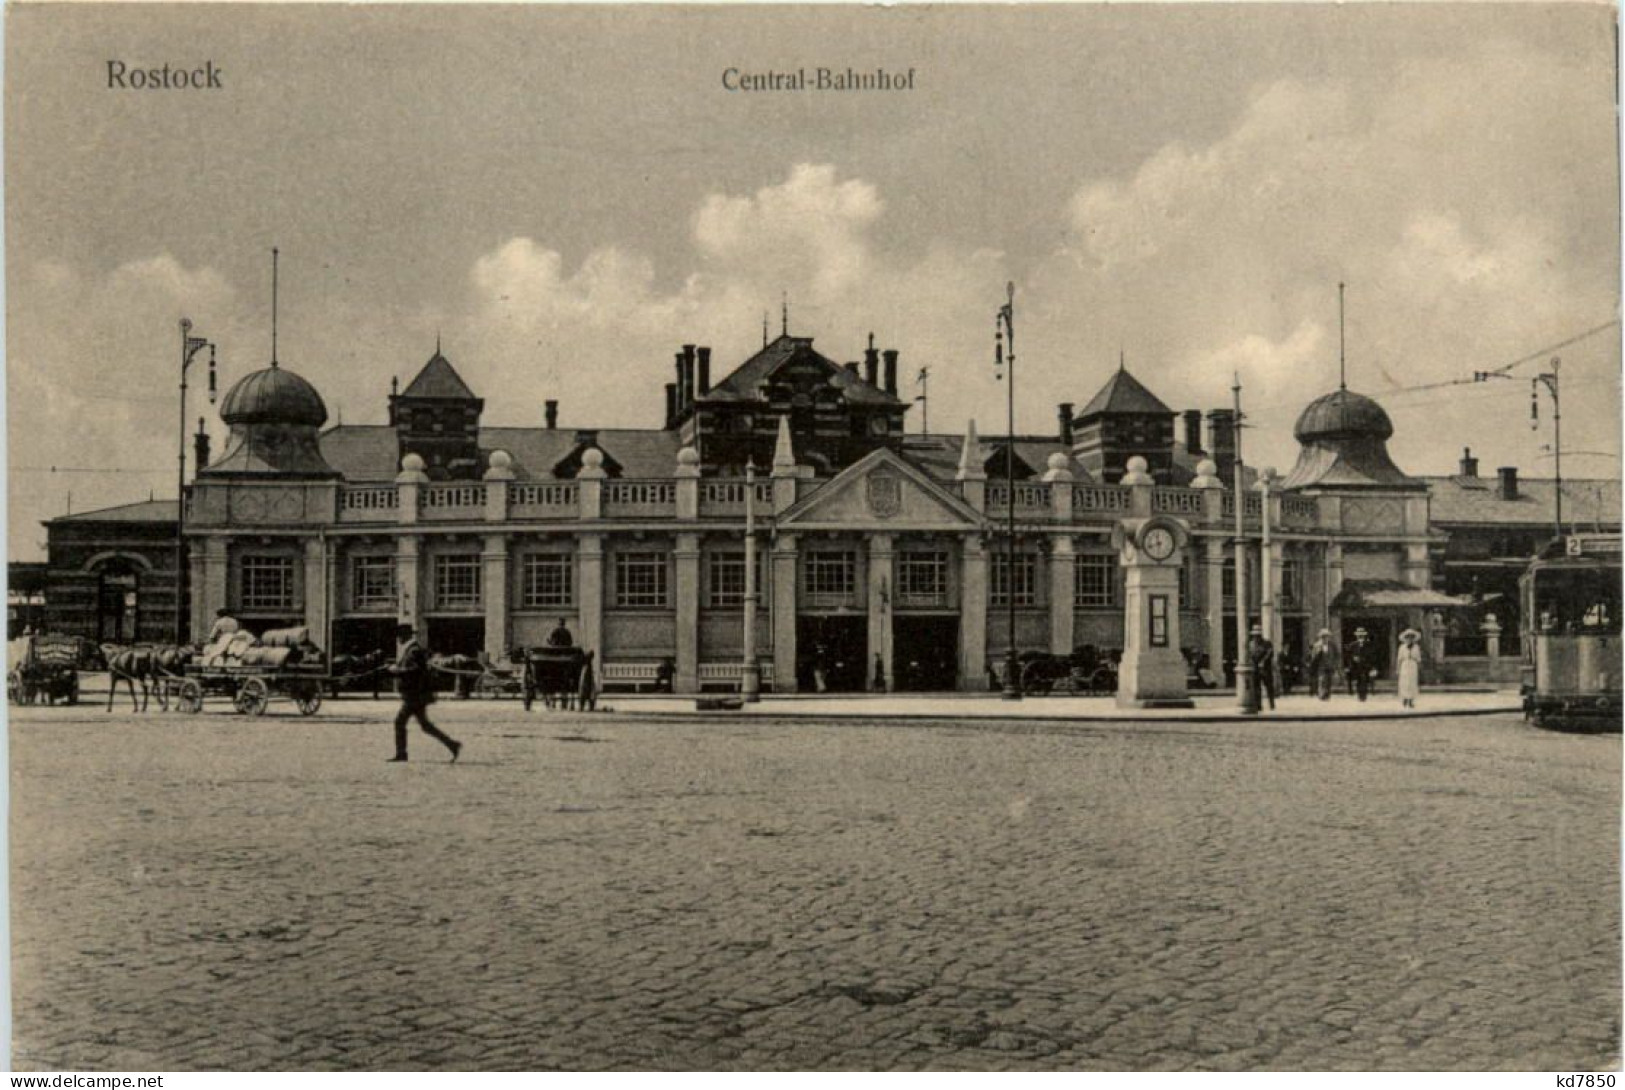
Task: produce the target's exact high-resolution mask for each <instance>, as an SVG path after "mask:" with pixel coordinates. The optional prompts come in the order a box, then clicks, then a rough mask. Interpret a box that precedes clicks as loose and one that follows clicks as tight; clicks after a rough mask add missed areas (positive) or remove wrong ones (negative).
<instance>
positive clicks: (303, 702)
mask: <svg viewBox="0 0 1625 1090" xmlns="http://www.w3.org/2000/svg"><path fill="white" fill-rule="evenodd" d="M294 703H295V704H297V705H298V707H299V714H300V715H315V714H316V713H317V712H318V711H320V710H321V707H322V693H321V690H320V689H315V688H311V689H307V690H305V691H304V692H302V693H300V694H298V695H297V696H295V697H294Z"/></svg>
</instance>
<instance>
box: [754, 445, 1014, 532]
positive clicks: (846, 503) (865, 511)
mask: <svg viewBox="0 0 1625 1090" xmlns="http://www.w3.org/2000/svg"><path fill="white" fill-rule="evenodd" d="M778 525H779V526H780V528H782V529H786V530H788V529H799V530H838V529H842V528H847V527H866V528H870V529H875V530H934V531H969V530H979V529H981V526H982V517H981V515H980V514H978V513H977V511H976V510H975V508H973V507H970V506H969V505H968V504H966V503H965V501H964V500H962V499H960V498H959V497H958V496H957V495H955V494H954V493H953V492H951V491H949V490H948V489H946V488H944V487H943V486H942V485H940V484H938V483H937V482H936V481H934V480H932V479H931V478H930V477H929V476H928V475H926V474H925V473H924V472H923V471H922V470H920V469H919V468H918V467H916V466H914V465H912V464H910V463H909V462H907V461H905V460H904V459H903V458H900V457H899V456H898V455H896V454H894V453H893V452H892V451H890V450H884V449H882V450H877V451H874V452H872V453H870V454H869V455H867V456H865V457H864V458H862V459H861V460H859V461H857V462H855V463H853V464H852V465H850V466H848V467H847V468H846V469H844V470H842V471H841V472H840V473H839V474H837V475H836V476H835V477H834V478H833V479H832V480H830V481H829V483H828V484H825V485H824V486H823V487H822V488H820V489H818V490H817V491H816V492H814V493H813V494H812V495H810V496H808V497H807V498H806V499H804V500H802V501H801V502H800V503H798V504H796V506H794V507H792V508H791V509H790V510H789V511H787V512H785V514H784V516H783V517H782V518H780V519H779V520H778Z"/></svg>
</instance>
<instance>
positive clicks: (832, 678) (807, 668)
mask: <svg viewBox="0 0 1625 1090" xmlns="http://www.w3.org/2000/svg"><path fill="white" fill-rule="evenodd" d="M868 661H869V619H868V618H867V617H861V616H860V617H852V616H847V617H841V616H831V617H825V616H800V617H797V618H796V686H797V688H799V689H800V691H802V692H804V693H817V692H826V693H861V692H863V691H864V689H866V688H867V687H868V686H867V684H866V682H867V680H868V678H867V675H866V673H865V667H866V666H867V664H868ZM820 678H821V679H822V680H823V684H822V685H820V684H819V680H820Z"/></svg>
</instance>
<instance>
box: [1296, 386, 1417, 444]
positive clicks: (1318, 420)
mask: <svg viewBox="0 0 1625 1090" xmlns="http://www.w3.org/2000/svg"><path fill="white" fill-rule="evenodd" d="M1292 434H1293V437H1294V438H1296V439H1297V440H1298V442H1300V443H1307V442H1310V441H1312V440H1315V439H1380V440H1384V441H1386V440H1388V439H1391V438H1393V435H1394V422H1393V421H1392V420H1389V419H1388V414H1387V413H1386V412H1384V411H1383V408H1382V406H1381V405H1378V404H1377V403H1376V402H1375V401H1372V400H1371V399H1370V398H1369V397H1366V396H1364V395H1363V394H1356V393H1350V392H1349V391H1348V390H1334V391H1332V392H1331V393H1329V394H1326V395H1325V396H1324V397H1317V398H1315V400H1313V401H1311V402H1310V403H1309V407H1308V408H1306V409H1304V410H1303V414H1302V415H1301V416H1299V417H1298V423H1297V425H1296V426H1295V427H1294V428H1293V429H1292Z"/></svg>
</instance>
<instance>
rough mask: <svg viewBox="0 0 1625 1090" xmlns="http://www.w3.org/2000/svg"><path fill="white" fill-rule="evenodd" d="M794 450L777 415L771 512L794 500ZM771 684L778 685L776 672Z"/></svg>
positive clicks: (780, 510) (785, 419) (783, 421)
mask: <svg viewBox="0 0 1625 1090" xmlns="http://www.w3.org/2000/svg"><path fill="white" fill-rule="evenodd" d="M798 476H799V474H798V472H797V469H796V456H795V451H794V450H793V449H792V448H791V445H790V418H789V417H788V416H781V417H779V436H778V439H777V441H776V442H775V443H774V446H773V513H774V514H775V515H782V514H784V513H785V512H786V511H788V510H790V508H792V507H794V506H795V502H796V478H797V477H798ZM775 653H776V652H775ZM774 677H775V680H774V682H773V684H774V685H775V686H777V685H778V681H777V677H778V675H777V673H775V675H774Z"/></svg>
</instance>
